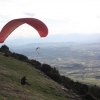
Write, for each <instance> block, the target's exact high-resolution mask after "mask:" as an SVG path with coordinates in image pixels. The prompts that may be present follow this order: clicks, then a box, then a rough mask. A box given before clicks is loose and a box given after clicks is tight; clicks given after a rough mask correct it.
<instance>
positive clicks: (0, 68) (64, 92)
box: [0, 45, 100, 100]
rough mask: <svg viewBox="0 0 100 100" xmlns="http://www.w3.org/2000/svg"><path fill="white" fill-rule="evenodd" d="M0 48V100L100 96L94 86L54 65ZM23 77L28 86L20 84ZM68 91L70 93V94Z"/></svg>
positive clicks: (87, 99) (86, 99) (91, 99)
mask: <svg viewBox="0 0 100 100" xmlns="http://www.w3.org/2000/svg"><path fill="white" fill-rule="evenodd" d="M0 51H1V54H0V73H1V74H0V76H1V80H0V81H1V82H0V85H1V90H2V92H1V96H0V97H1V99H2V100H5V99H6V98H7V99H9V100H33V99H34V100H70V98H71V99H72V98H75V99H76V97H79V96H78V95H80V98H79V100H83V99H82V98H84V100H99V99H97V98H100V95H99V92H100V88H99V87H97V86H88V85H86V84H82V83H79V82H74V81H73V80H71V79H70V78H68V77H65V76H61V75H60V74H59V72H58V70H57V69H56V68H52V67H51V66H50V65H48V64H41V63H40V62H38V61H36V60H33V59H32V60H30V59H28V58H27V57H26V56H24V55H22V54H17V53H12V52H10V51H9V48H8V47H7V46H5V45H4V46H2V47H1V48H0ZM3 55H4V56H3ZM23 76H27V77H28V82H29V83H30V84H31V86H30V87H29V86H27V85H26V86H22V85H21V84H20V79H21V78H22V77H23ZM51 79H52V80H51ZM53 80H54V81H53ZM60 84H61V85H63V86H64V88H62V87H61V85H60ZM70 90H72V91H73V92H71V93H69V92H70ZM75 93H76V94H77V95H76V94H75ZM68 97H70V98H68ZM77 100H78V99H77Z"/></svg>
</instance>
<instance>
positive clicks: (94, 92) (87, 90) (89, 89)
mask: <svg viewBox="0 0 100 100" xmlns="http://www.w3.org/2000/svg"><path fill="white" fill-rule="evenodd" d="M0 52H3V53H4V56H6V57H12V58H15V59H18V60H20V61H24V62H27V63H29V64H31V65H32V66H33V67H35V68H37V69H39V70H41V71H42V72H44V73H45V74H46V75H47V76H49V77H50V78H51V79H53V80H54V81H56V82H58V83H59V84H61V85H63V86H64V87H65V88H67V89H71V90H73V92H74V93H76V94H77V95H80V96H81V97H82V98H83V100H99V99H100V87H98V86H96V85H93V86H89V85H87V84H83V83H80V82H74V81H73V80H72V79H70V78H68V77H65V76H61V75H60V74H59V71H58V70H57V69H56V68H55V67H51V66H50V65H48V64H41V63H40V62H39V61H36V60H34V59H28V57H26V56H25V55H22V54H18V53H14V52H11V51H10V50H9V47H7V46H6V45H3V46H1V48H0ZM97 98H98V99H97Z"/></svg>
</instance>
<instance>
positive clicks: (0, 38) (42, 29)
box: [0, 18, 48, 43]
mask: <svg viewBox="0 0 100 100" xmlns="http://www.w3.org/2000/svg"><path fill="white" fill-rule="evenodd" d="M25 23H26V24H28V25H30V26H32V27H33V28H35V29H36V30H37V31H38V33H39V35H40V37H46V36H47V35H48V28H47V26H46V25H45V24H44V23H43V22H42V21H40V20H38V19H36V18H19V19H14V20H11V21H9V22H8V23H7V24H6V25H5V26H4V27H3V28H2V30H1V32H0V43H3V42H4V41H5V39H6V38H7V37H8V36H9V35H10V34H11V32H13V31H14V30H15V29H16V28H17V27H19V26H20V25H22V24H25Z"/></svg>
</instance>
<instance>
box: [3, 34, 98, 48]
mask: <svg viewBox="0 0 100 100" xmlns="http://www.w3.org/2000/svg"><path fill="white" fill-rule="evenodd" d="M50 42H78V43H81V42H84V43H86V42H87V43H95V42H100V34H57V35H51V36H50V35H48V36H47V37H46V38H40V37H38V38H32V37H31V38H17V39H9V38H7V40H6V41H5V42H4V44H6V45H8V46H21V45H26V44H29V43H50Z"/></svg>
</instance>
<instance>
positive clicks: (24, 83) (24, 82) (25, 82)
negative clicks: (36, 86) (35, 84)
mask: <svg viewBox="0 0 100 100" xmlns="http://www.w3.org/2000/svg"><path fill="white" fill-rule="evenodd" d="M26 80H27V78H26V76H24V77H23V78H22V79H21V84H22V85H26V84H27V85H29V86H30V85H31V84H29V83H28V82H27V81H26Z"/></svg>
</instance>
